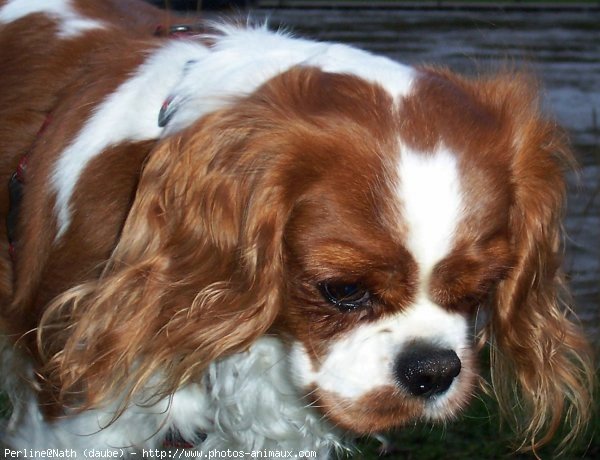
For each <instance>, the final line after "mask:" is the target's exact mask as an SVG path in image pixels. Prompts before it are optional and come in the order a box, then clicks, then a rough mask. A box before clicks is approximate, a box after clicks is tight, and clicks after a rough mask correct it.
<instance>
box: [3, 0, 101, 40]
mask: <svg viewBox="0 0 600 460" xmlns="http://www.w3.org/2000/svg"><path fill="white" fill-rule="evenodd" d="M35 13H43V14H46V15H48V16H50V17H52V18H53V19H54V20H56V21H58V23H59V30H58V36H59V38H73V37H76V36H77V35H80V34H82V33H84V32H86V31H88V30H92V29H101V28H103V27H104V25H103V24H102V22H101V21H97V20H94V19H90V18H86V17H82V16H79V15H78V14H77V13H76V12H75V11H73V8H72V6H71V2H70V1H69V0H9V1H8V2H6V4H5V5H4V6H3V7H2V8H0V23H5V24H8V23H10V22H13V21H17V20H19V19H21V18H24V17H25V16H28V15H30V14H35Z"/></svg>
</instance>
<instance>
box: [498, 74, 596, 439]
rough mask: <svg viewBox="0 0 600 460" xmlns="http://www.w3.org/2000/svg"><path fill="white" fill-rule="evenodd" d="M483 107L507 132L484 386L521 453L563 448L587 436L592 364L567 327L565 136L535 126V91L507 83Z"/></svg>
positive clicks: (512, 80) (518, 81)
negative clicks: (509, 262)
mask: <svg viewBox="0 0 600 460" xmlns="http://www.w3.org/2000/svg"><path fill="white" fill-rule="evenodd" d="M490 85H491V87H489V88H488V90H487V91H489V97H490V98H492V97H493V98H494V99H495V101H496V102H495V104H497V106H498V109H499V110H501V111H503V115H504V118H505V120H509V121H506V122H507V123H508V124H509V125H510V126H509V132H512V145H513V148H514V152H513V156H512V168H511V169H512V174H513V178H512V181H513V184H514V197H513V206H512V210H511V213H510V225H511V229H512V244H513V247H514V250H515V253H516V260H515V265H514V268H513V269H512V271H511V272H510V273H509V275H508V277H507V278H506V279H505V280H503V281H502V282H501V284H500V286H499V288H498V291H497V293H496V298H495V305H494V306H493V311H492V317H491V321H490V326H489V330H490V337H491V339H492V347H491V364H492V384H493V389H494V391H495V393H496V395H497V397H498V400H499V402H500V406H501V408H502V409H503V412H504V413H505V415H507V416H508V417H509V418H511V419H512V420H513V421H515V422H516V428H517V432H518V434H519V436H521V437H522V439H523V443H522V444H521V446H520V448H521V449H523V450H535V449H536V448H538V447H539V446H541V445H543V444H545V443H547V442H548V441H549V440H550V438H551V437H552V436H553V434H554V433H555V432H556V431H557V429H558V428H559V427H560V425H561V421H562V419H563V417H565V418H566V422H567V423H568V424H569V425H570V431H569V432H568V434H567V435H566V438H565V439H564V441H563V443H562V444H561V445H562V446H565V445H566V443H567V442H569V441H570V440H572V439H574V438H575V437H576V436H577V434H578V433H579V432H580V431H581V430H582V429H584V428H585V426H586V422H587V420H588V418H589V415H590V409H589V407H590V404H591V393H592V387H593V380H594V371H593V365H592V358H591V356H590V349H589V346H588V343H587V342H586V340H585V338H584V337H583V335H582V331H581V330H580V328H579V327H578V326H577V325H576V323H574V322H573V320H574V318H573V312H572V311H571V309H570V308H569V305H568V302H569V297H568V292H567V290H566V287H565V284H564V280H563V275H562V273H561V263H562V226H561V219H562V214H563V207H564V201H565V188H566V186H565V180H564V172H565V166H569V164H570V165H572V164H573V159H572V157H571V154H570V152H569V150H568V148H567V147H566V144H565V142H564V139H563V138H564V136H563V135H562V133H561V131H560V130H559V129H558V128H557V126H556V125H555V124H554V123H553V122H551V121H548V120H545V119H543V118H542V117H541V115H540V112H539V108H538V101H537V100H536V97H537V96H536V94H537V88H536V87H535V84H534V83H533V82H531V81H529V80H528V79H527V78H524V77H518V76H517V77H515V76H514V75H510V76H509V77H508V78H506V77H504V78H500V79H499V80H498V81H495V82H491V83H490Z"/></svg>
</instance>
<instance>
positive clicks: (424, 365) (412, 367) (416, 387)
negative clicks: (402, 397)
mask: <svg viewBox="0 0 600 460" xmlns="http://www.w3.org/2000/svg"><path fill="white" fill-rule="evenodd" d="M460 369H461V363H460V359H459V358H458V356H457V355H456V353H455V352H454V351H453V350H450V349H445V348H439V347H436V346H434V345H431V344H426V343H415V344H413V345H411V346H409V347H408V348H407V349H406V350H405V351H403V352H402V353H401V354H400V356H398V358H397V360H396V364H395V366H394V374H395V376H396V379H397V381H398V384H399V385H400V386H401V387H402V388H404V389H405V390H406V391H408V392H409V393H410V394H411V395H413V396H419V397H421V398H431V397H432V396H434V395H437V394H440V393H444V392H445V391H446V390H448V388H450V385H451V384H452V382H453V381H454V379H455V378H456V377H457V376H458V374H460Z"/></svg>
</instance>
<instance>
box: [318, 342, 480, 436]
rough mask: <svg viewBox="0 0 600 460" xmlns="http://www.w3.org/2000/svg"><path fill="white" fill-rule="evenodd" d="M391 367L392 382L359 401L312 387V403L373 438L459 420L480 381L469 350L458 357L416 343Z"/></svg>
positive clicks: (332, 418)
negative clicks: (419, 424)
mask: <svg viewBox="0 0 600 460" xmlns="http://www.w3.org/2000/svg"><path fill="white" fill-rule="evenodd" d="M391 367H392V369H393V371H392V372H391V373H390V376H389V377H390V378H389V380H390V382H389V383H387V384H384V385H379V386H376V387H374V388H372V389H370V390H368V391H366V392H364V393H362V394H360V395H357V396H352V397H349V396H348V395H347V394H344V391H343V390H342V391H340V392H337V391H335V390H331V388H321V387H320V386H319V385H318V384H316V385H311V387H310V392H308V395H309V396H308V398H309V399H310V403H311V405H313V406H314V407H317V408H318V409H319V410H320V411H321V412H322V413H323V414H324V415H325V416H326V417H327V419H329V420H330V421H331V422H332V423H333V424H334V425H335V426H338V427H340V428H342V429H345V430H349V431H351V432H353V433H356V434H359V435H363V434H372V433H374V432H380V431H386V430H389V429H392V428H398V427H402V426H405V425H407V424H410V423H414V422H417V421H432V422H435V421H445V420H450V419H453V418H455V417H456V416H457V415H458V414H460V412H462V410H463V409H464V408H465V407H466V405H467V403H468V402H469V401H470V399H471V397H472V395H473V393H474V387H475V383H476V381H477V374H476V372H475V364H474V357H473V352H472V351H471V350H470V349H464V350H460V352H459V353H455V352H454V351H452V350H448V349H444V348H436V347H429V346H426V345H423V344H418V345H414V346H412V347H411V348H410V349H409V351H408V352H406V353H403V354H401V355H400V356H398V357H397V358H396V360H395V364H394V365H393V366H391ZM338 381H339V382H343V378H342V379H339V380H338Z"/></svg>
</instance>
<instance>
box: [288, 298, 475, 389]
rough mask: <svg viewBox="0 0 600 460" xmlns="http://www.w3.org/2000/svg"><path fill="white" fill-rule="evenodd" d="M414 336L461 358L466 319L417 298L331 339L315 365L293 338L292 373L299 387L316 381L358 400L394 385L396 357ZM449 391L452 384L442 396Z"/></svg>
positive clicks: (464, 346)
mask: <svg viewBox="0 0 600 460" xmlns="http://www.w3.org/2000/svg"><path fill="white" fill-rule="evenodd" d="M416 340H423V341H429V342H432V343H434V344H436V345H440V346H443V347H444V348H449V349H452V350H455V351H456V353H457V354H458V356H459V358H461V357H462V356H461V354H463V353H464V351H465V350H466V349H468V335H467V322H466V320H465V318H464V317H463V316H461V315H459V314H456V313H449V312H447V311H445V310H444V309H442V308H441V307H439V306H437V305H435V304H434V303H432V302H431V301H429V300H428V299H427V298H426V297H421V298H419V299H418V300H417V301H416V302H415V303H414V304H413V305H412V306H411V307H410V308H408V309H407V310H406V311H404V312H402V313H399V314H397V315H394V316H391V317H388V318H384V319H382V320H379V321H375V322H373V323H368V324H363V325H360V326H358V327H356V328H355V329H353V330H352V331H350V332H349V333H347V334H346V335H344V336H343V337H341V338H340V339H339V340H337V341H335V342H334V343H333V345H332V346H331V347H330V349H329V350H328V352H327V354H326V356H325V357H324V358H323V360H322V362H320V363H319V367H318V369H315V368H314V367H313V365H312V363H311V361H310V359H309V358H308V354H307V351H306V350H305V348H304V346H303V345H302V344H301V343H299V342H296V343H295V344H294V347H293V350H292V353H291V356H292V358H291V363H292V372H293V374H294V376H295V378H296V382H297V385H298V386H300V387H305V388H306V387H309V386H311V385H315V384H316V385H317V386H318V387H319V388H320V389H321V390H324V391H327V392H329V393H331V394H334V395H336V396H339V397H340V398H348V399H355V400H358V399H359V398H360V397H361V396H364V395H366V394H367V393H369V392H371V391H373V390H376V389H378V388H382V387H385V386H394V385H395V378H394V375H393V366H394V360H395V359H396V358H397V357H398V355H399V354H400V353H401V352H402V351H403V350H405V348H406V347H407V346H410V344H411V343H412V342H414V341H416ZM451 396H452V388H451V389H450V390H449V391H448V392H447V393H446V395H444V397H451Z"/></svg>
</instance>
